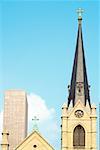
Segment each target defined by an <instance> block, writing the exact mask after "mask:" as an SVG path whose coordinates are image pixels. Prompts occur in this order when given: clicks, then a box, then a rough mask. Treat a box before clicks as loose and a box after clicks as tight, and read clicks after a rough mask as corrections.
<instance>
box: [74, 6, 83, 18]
mask: <svg viewBox="0 0 100 150" xmlns="http://www.w3.org/2000/svg"><path fill="white" fill-rule="evenodd" d="M76 12H77V13H78V19H79V20H81V19H82V13H83V12H84V10H83V9H82V8H78V9H77V11H76Z"/></svg>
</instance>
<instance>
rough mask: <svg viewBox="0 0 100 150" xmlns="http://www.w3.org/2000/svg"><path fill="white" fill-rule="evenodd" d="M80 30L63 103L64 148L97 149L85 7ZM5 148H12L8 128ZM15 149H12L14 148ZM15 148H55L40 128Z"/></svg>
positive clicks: (62, 145)
mask: <svg viewBox="0 0 100 150" xmlns="http://www.w3.org/2000/svg"><path fill="white" fill-rule="evenodd" d="M78 14H79V15H78V33H77V41H76V49H75V56H74V62H73V69H72V77H71V83H70V85H68V91H69V95H68V100H67V103H64V104H63V106H62V116H61V148H60V149H61V150H96V148H97V147H96V118H97V117H96V106H95V105H94V104H91V100H90V93H89V91H90V86H89V84H88V77H87V70H86V62H85V52H84V45H83V36H82V9H78ZM1 147H2V150H9V147H10V145H9V131H8V130H7V129H4V130H3V133H2V143H1ZM12 150H13V149H12ZM14 150H54V148H53V147H52V146H51V145H50V144H49V143H48V142H47V140H46V139H45V138H44V137H43V136H42V135H41V134H40V133H39V132H38V131H37V130H33V132H32V133H31V134H30V135H28V136H27V137H26V138H25V139H24V140H23V141H22V142H20V143H19V144H18V145H17V146H16V148H14Z"/></svg>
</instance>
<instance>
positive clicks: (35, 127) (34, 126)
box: [32, 116, 39, 131]
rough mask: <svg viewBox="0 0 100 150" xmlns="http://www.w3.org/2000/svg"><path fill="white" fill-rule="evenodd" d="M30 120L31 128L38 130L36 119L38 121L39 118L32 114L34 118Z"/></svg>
mask: <svg viewBox="0 0 100 150" xmlns="http://www.w3.org/2000/svg"><path fill="white" fill-rule="evenodd" d="M32 121H33V129H34V130H35V131H38V130H39V129H38V125H37V121H39V119H38V118H37V117H36V116H34V118H33V119H32Z"/></svg>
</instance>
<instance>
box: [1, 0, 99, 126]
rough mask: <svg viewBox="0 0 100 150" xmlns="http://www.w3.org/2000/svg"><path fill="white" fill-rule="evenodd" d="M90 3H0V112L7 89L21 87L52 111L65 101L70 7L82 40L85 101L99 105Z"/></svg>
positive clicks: (95, 15)
mask: <svg viewBox="0 0 100 150" xmlns="http://www.w3.org/2000/svg"><path fill="white" fill-rule="evenodd" d="M99 6H100V3H99V1H96V0H91V1H90V0H88V1H86V0H83V1H82V0H80V1H69V0H64V1H63V0H62V1H61V0H58V1H57V0H55V1H53V0H52V1H46V0H45V1H42V0H40V1H34V0H33V1H32V0H31V1H24V0H22V1H21V0H18V1H17V0H14V1H10V0H8V1H6V0H1V2H0V94H1V95H0V99H1V100H0V111H2V109H3V94H4V91H5V90H7V89H23V90H25V91H26V92H27V93H32V92H33V93H35V94H37V95H39V96H41V97H42V98H43V99H45V102H46V104H47V106H48V107H53V108H55V110H56V114H57V121H58V125H59V126H60V116H61V106H62V104H63V103H64V102H65V101H67V96H68V92H67V85H68V84H69V83H70V79H71V73H72V65H73V58H74V52H75V46H76V36H77V28H78V26H77V25H78V24H77V14H76V9H77V8H79V7H82V8H83V9H84V14H83V23H82V26H83V40H84V48H85V57H86V64H87V73H88V80H89V84H90V85H91V91H90V92H91V102H94V103H96V105H97V106H98V103H99V101H100V100H99V97H100V94H99V90H100V80H99V75H100V69H99V68H100V62H99V59H100V52H99V48H100V45H99V40H100V37H99V33H100V29H99V26H100V22H99V17H100V15H99V14H100V12H99V9H100V8H99Z"/></svg>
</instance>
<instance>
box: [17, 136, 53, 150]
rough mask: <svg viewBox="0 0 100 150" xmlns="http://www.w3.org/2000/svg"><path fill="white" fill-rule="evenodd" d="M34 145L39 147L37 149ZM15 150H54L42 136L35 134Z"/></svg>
mask: <svg viewBox="0 0 100 150" xmlns="http://www.w3.org/2000/svg"><path fill="white" fill-rule="evenodd" d="M33 145H37V147H36V148H34V147H33ZM15 150H54V149H53V148H52V147H51V146H50V145H49V144H48V143H47V142H46V141H45V140H44V139H43V138H42V137H41V136H39V135H38V134H36V133H33V134H32V135H31V136H29V137H28V138H27V139H26V140H25V141H23V142H22V143H21V144H20V145H19V146H18V147H17V148H16V149H15Z"/></svg>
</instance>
